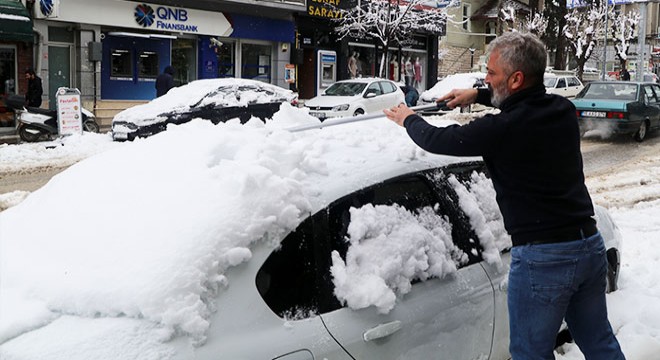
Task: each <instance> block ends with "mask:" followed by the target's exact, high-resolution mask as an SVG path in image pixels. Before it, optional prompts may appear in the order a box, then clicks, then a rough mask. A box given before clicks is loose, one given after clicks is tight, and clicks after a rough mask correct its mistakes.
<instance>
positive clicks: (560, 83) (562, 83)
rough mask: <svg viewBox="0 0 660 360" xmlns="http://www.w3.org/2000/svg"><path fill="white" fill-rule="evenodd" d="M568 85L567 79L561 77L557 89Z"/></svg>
mask: <svg viewBox="0 0 660 360" xmlns="http://www.w3.org/2000/svg"><path fill="white" fill-rule="evenodd" d="M565 87H566V79H564V78H561V79H559V80H558V81H557V89H561V88H565Z"/></svg>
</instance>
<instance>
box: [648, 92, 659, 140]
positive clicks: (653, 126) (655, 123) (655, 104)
mask: <svg viewBox="0 0 660 360" xmlns="http://www.w3.org/2000/svg"><path fill="white" fill-rule="evenodd" d="M650 87H651V89H652V90H653V92H654V93H655V97H656V101H655V102H652V103H651V104H650V105H651V106H653V107H654V108H656V109H658V111H657V112H656V113H655V116H652V117H651V118H650V120H651V129H652V130H653V129H659V128H660V85H656V84H653V85H650Z"/></svg>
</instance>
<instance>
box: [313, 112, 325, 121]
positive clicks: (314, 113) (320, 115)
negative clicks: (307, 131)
mask: <svg viewBox="0 0 660 360" xmlns="http://www.w3.org/2000/svg"><path fill="white" fill-rule="evenodd" d="M309 114H310V115H312V116H313V117H317V118H319V119H325V114H324V113H322V112H315V111H310V112H309Z"/></svg>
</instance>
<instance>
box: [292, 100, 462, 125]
mask: <svg viewBox="0 0 660 360" xmlns="http://www.w3.org/2000/svg"><path fill="white" fill-rule="evenodd" d="M448 109H449V108H447V102H446V101H441V102H437V103H433V104H428V105H419V106H413V107H411V108H410V110H412V111H414V112H420V111H425V110H448ZM381 117H385V114H383V113H382V112H379V113H375V114H363V115H357V116H351V117H345V118H338V119H333V120H329V121H324V122H322V123H320V124H314V125H301V126H295V127H292V128H288V129H286V130H288V131H290V132H299V131H305V130H312V129H321V128H324V127H328V126H335V125H341V124H348V123H353V122H358V121H365V120H371V119H376V118H381Z"/></svg>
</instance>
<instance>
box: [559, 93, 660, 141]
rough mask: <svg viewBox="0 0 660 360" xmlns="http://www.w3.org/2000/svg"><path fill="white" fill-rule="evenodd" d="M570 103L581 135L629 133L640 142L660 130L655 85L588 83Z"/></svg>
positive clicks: (659, 96) (658, 97)
mask: <svg viewBox="0 0 660 360" xmlns="http://www.w3.org/2000/svg"><path fill="white" fill-rule="evenodd" d="M571 101H572V102H573V105H575V109H576V111H577V116H578V122H579V125H580V131H581V133H582V134H585V133H587V132H589V131H594V132H595V133H598V134H600V135H601V136H609V135H612V134H631V135H632V136H633V137H634V139H635V140H636V141H638V142H641V141H643V140H644V139H645V138H646V136H647V134H648V133H649V132H650V131H654V130H657V129H658V128H660V85H659V84H656V83H649V82H631V81H592V82H590V83H588V84H587V85H586V86H585V88H584V90H582V91H581V92H580V93H579V94H578V95H577V96H576V97H575V99H573V100H571Z"/></svg>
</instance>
